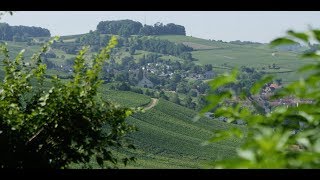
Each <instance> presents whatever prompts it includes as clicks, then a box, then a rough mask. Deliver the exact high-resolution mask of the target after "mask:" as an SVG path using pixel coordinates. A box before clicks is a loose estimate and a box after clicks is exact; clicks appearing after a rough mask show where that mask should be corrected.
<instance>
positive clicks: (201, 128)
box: [128, 99, 240, 168]
mask: <svg viewBox="0 0 320 180" xmlns="http://www.w3.org/2000/svg"><path fill="white" fill-rule="evenodd" d="M196 114H197V113H196V112H195V111H193V110H190V109H187V108H185V107H182V106H179V105H176V104H174V103H171V102H169V101H166V100H163V99H160V100H159V102H158V104H157V105H156V106H155V107H154V108H152V109H150V110H149V111H146V112H145V113H138V114H135V115H133V117H130V118H129V119H128V120H129V122H130V123H132V124H134V125H136V126H137V128H138V129H139V131H137V132H135V133H133V134H132V135H131V138H132V140H133V142H134V143H135V144H136V145H137V147H138V152H131V153H133V154H134V155H136V157H137V158H138V160H137V163H133V164H131V165H130V166H128V168H131V167H132V168H134V167H138V168H201V167H204V165H205V163H207V162H209V161H215V160H221V159H224V158H228V157H230V156H232V155H234V154H235V147H237V146H238V145H239V144H240V142H238V141H236V140H228V141H223V142H219V143H214V144H212V145H208V146H201V143H203V142H204V141H206V140H208V137H211V136H212V134H213V132H214V130H221V129H226V128H230V127H231V126H232V125H230V124H227V123H223V122H219V121H216V120H211V119H208V118H201V119H200V120H198V121H196V122H194V121H193V118H194V117H195V116H196Z"/></svg>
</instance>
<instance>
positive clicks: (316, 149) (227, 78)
mask: <svg viewBox="0 0 320 180" xmlns="http://www.w3.org/2000/svg"><path fill="white" fill-rule="evenodd" d="M312 41H316V42H317V43H319V42H320V30H310V31H309V32H307V33H300V32H299V33H297V32H293V31H288V36H287V37H283V38H278V39H276V40H274V41H273V42H272V43H271V44H272V45H274V46H276V45H283V44H292V43H295V42H304V43H306V44H309V42H312ZM319 54H320V50H319V46H318V48H317V49H316V50H314V51H311V52H308V53H304V54H303V55H302V57H305V58H313V59H316V60H320V55H319ZM300 71H301V72H302V71H303V72H304V71H308V72H309V73H310V75H309V76H308V77H306V78H305V79H300V80H299V81H296V82H293V83H290V84H288V85H287V86H286V87H285V88H284V89H283V90H281V91H279V92H278V93H277V94H275V95H274V97H273V98H284V97H290V98H295V99H300V100H301V99H302V100H310V101H311V103H310V102H309V103H300V104H296V105H294V106H280V107H277V108H275V109H274V110H273V111H271V112H270V113H267V114H257V113H254V112H253V111H252V110H250V109H249V108H247V107H244V106H242V105H241V104H239V103H233V104H231V105H228V104H227V103H226V102H227V100H230V99H233V98H235V93H234V92H233V91H232V90H230V89H224V90H223V91H220V92H219V93H215V94H211V95H209V96H208V100H209V101H210V105H208V106H207V107H206V108H204V109H203V112H206V111H207V110H209V109H212V108H216V110H215V116H216V117H217V116H225V117H227V118H229V120H230V121H233V120H236V119H242V120H245V121H246V123H247V127H248V132H247V133H246V134H243V133H242V132H241V131H239V130H238V129H232V130H229V131H221V132H219V133H216V134H215V135H214V136H213V137H212V139H211V140H210V141H211V142H215V141H217V140H220V139H221V137H224V138H226V137H241V136H244V135H246V136H247V137H246V143H244V144H243V145H242V146H241V148H240V149H238V150H237V157H236V158H233V159H229V160H224V161H220V162H218V163H214V167H216V168H319V167H320V134H319V132H320V126H319V122H320V114H319V112H320V61H317V62H316V64H310V65H305V66H303V67H301V69H300ZM236 77H237V71H233V73H231V74H224V75H221V76H219V77H217V78H216V79H214V80H212V81H211V82H210V85H211V88H212V89H213V90H214V91H216V92H218V91H217V90H218V89H219V90H221V89H223V88H222V87H224V86H226V85H228V84H230V83H234V82H236V79H237V78H236ZM270 80H271V79H270V77H265V78H263V79H262V80H261V81H260V82H258V83H256V85H254V86H253V87H252V89H251V91H250V92H251V94H256V93H258V92H259V91H260V89H261V87H262V86H263V85H264V84H265V83H267V82H269V81H270ZM242 98H244V97H242Z"/></svg>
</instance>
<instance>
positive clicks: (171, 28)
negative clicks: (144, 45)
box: [139, 23, 186, 36]
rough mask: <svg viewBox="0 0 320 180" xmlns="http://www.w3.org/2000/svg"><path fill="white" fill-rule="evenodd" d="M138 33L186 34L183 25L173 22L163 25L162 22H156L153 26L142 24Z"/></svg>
mask: <svg viewBox="0 0 320 180" xmlns="http://www.w3.org/2000/svg"><path fill="white" fill-rule="evenodd" d="M139 34H140V35H145V36H149V35H184V36H185V35H186V30H185V28H184V26H181V25H177V24H174V23H169V24H167V25H163V24H162V23H156V24H155V25H154V26H150V25H144V26H143V28H141V29H140V32H139Z"/></svg>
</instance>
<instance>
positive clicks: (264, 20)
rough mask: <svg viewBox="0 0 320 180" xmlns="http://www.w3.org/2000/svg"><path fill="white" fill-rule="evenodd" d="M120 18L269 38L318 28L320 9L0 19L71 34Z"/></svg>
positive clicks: (231, 36)
mask: <svg viewBox="0 0 320 180" xmlns="http://www.w3.org/2000/svg"><path fill="white" fill-rule="evenodd" d="M120 19H131V20H134V21H139V22H141V23H142V24H144V23H145V22H146V24H149V25H153V24H155V23H156V22H162V23H164V24H167V23H175V24H180V25H183V26H185V28H186V32H187V35H188V36H189V35H192V36H194V37H200V38H204V39H215V40H223V41H232V40H242V41H257V42H269V41H270V40H272V39H274V38H276V37H279V36H281V35H284V34H285V32H286V30H288V29H293V30H306V29H307V28H308V25H311V26H312V27H314V28H320V11H296V12H292V11H16V12H15V13H14V15H13V16H10V15H5V16H4V17H3V18H2V19H1V21H2V22H7V23H8V24H10V25H26V26H40V27H43V28H47V29H49V30H50V32H51V34H52V35H71V34H82V33H87V32H89V31H90V30H95V29H96V26H97V24H98V23H99V22H100V21H105V20H120Z"/></svg>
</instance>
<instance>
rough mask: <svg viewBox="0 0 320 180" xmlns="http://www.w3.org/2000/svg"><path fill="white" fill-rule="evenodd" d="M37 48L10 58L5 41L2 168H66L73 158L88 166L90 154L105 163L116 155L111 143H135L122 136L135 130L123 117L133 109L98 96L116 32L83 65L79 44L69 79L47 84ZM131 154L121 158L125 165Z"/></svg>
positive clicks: (0, 120)
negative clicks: (89, 63) (32, 52)
mask: <svg viewBox="0 0 320 180" xmlns="http://www.w3.org/2000/svg"><path fill="white" fill-rule="evenodd" d="M54 40H57V38H56V39H53V40H51V41H50V42H49V43H48V44H46V45H45V46H44V47H43V48H42V50H41V52H40V53H37V54H35V55H33V57H32V61H31V62H32V63H31V64H30V65H26V64H24V63H23V62H22V59H23V51H21V52H20V53H19V54H18V56H17V58H15V60H11V59H10V57H9V51H8V49H7V47H6V46H5V45H1V46H0V50H1V52H2V53H3V55H4V61H3V63H4V65H5V77H4V81H3V82H2V83H0V98H1V101H0V147H1V148H0V167H2V168H4V167H10V168H30V167H37V168H40V167H41V168H67V167H68V166H69V165H70V164H71V163H80V164H83V165H87V164H88V163H89V162H90V160H92V158H95V160H96V162H97V163H98V164H99V165H100V166H101V167H105V165H106V164H105V162H107V161H109V162H112V163H113V164H116V163H117V162H118V158H117V157H116V156H114V155H113V154H112V149H113V148H114V147H129V148H134V147H133V146H132V145H131V144H129V143H128V142H127V141H126V139H125V138H124V136H125V135H126V134H127V133H128V132H130V131H132V130H134V127H132V126H130V125H128V124H127V123H126V122H125V119H126V117H127V116H128V115H130V114H131V113H132V111H131V110H129V109H125V108H116V107H115V106H113V105H112V104H110V103H109V102H105V101H102V100H101V99H100V97H99V96H97V88H98V87H99V86H100V84H101V83H102V81H101V80H100V79H99V78H98V77H99V73H100V72H101V68H102V67H103V66H102V65H103V62H104V61H105V59H108V58H109V53H110V50H111V49H112V48H113V47H114V46H115V45H116V44H117V41H116V39H115V37H113V38H112V39H111V41H110V42H109V45H108V46H107V47H106V48H104V49H103V50H102V51H101V52H100V54H99V55H98V56H96V57H95V59H94V60H93V65H92V67H86V66H85V59H84V55H85V53H86V52H87V50H88V48H83V49H82V50H81V51H80V52H79V54H78V56H77V57H76V59H75V62H74V71H73V79H72V80H71V81H69V82H67V83H62V82H61V81H60V79H59V78H57V77H53V80H52V82H51V87H49V88H44V84H45V80H46V79H45V77H44V75H45V71H46V65H45V64H43V63H42V60H41V55H42V54H44V53H45V52H46V51H47V49H48V46H49V45H50V44H52V43H53V41H54ZM128 160H134V158H128V157H125V158H123V159H122V161H123V163H124V164H126V163H127V161H128Z"/></svg>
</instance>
